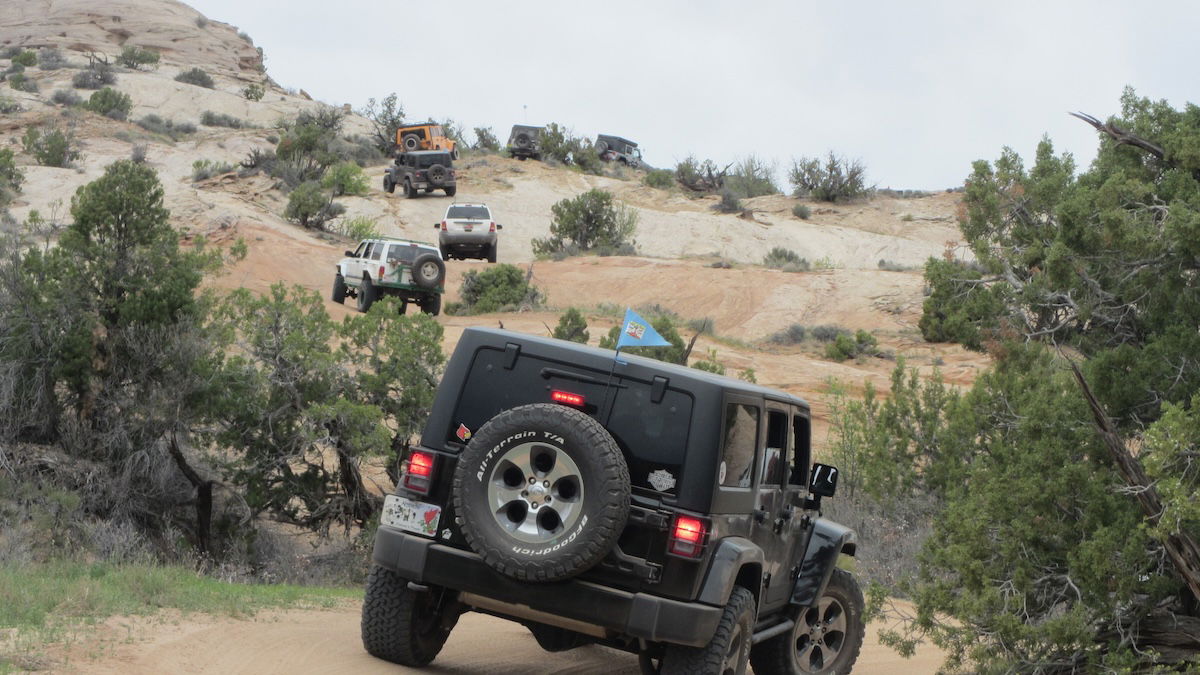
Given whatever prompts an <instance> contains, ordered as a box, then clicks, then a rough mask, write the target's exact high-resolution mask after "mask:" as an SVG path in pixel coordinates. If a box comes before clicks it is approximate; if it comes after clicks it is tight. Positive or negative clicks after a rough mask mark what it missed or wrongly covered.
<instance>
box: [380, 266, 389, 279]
mask: <svg viewBox="0 0 1200 675" xmlns="http://www.w3.org/2000/svg"><path fill="white" fill-rule="evenodd" d="M385 276H387V268H386V267H384V266H383V265H380V266H379V278H380V279H382V278H384V277H385Z"/></svg>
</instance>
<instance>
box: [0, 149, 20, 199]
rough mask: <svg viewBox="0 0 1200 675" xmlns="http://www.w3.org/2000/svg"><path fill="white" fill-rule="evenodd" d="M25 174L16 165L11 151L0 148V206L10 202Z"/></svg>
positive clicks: (17, 191) (18, 190)
mask: <svg viewBox="0 0 1200 675" xmlns="http://www.w3.org/2000/svg"><path fill="white" fill-rule="evenodd" d="M24 182H25V174H24V172H22V171H21V169H19V168H18V167H17V163H16V159H15V157H14V154H13V151H12V150H10V149H8V148H0V206H7V205H8V204H9V203H10V202H12V198H13V195H15V194H17V193H19V192H20V191H21V184H22V183H24Z"/></svg>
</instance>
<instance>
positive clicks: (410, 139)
mask: <svg viewBox="0 0 1200 675" xmlns="http://www.w3.org/2000/svg"><path fill="white" fill-rule="evenodd" d="M400 144H401V145H403V146H404V151H405V152H413V151H415V150H417V149H418V148H420V147H421V137H420V136H418V135H416V134H404V135H403V136H401V137H400Z"/></svg>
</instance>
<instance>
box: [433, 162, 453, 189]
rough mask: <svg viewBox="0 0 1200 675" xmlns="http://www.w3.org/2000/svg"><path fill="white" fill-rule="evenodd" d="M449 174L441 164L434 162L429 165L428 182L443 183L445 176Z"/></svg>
mask: <svg viewBox="0 0 1200 675" xmlns="http://www.w3.org/2000/svg"><path fill="white" fill-rule="evenodd" d="M449 175H450V172H449V171H447V170H446V167H444V166H442V165H441V164H434V165H433V166H431V167H429V182H430V183H432V184H433V185H441V184H442V183H445V182H446V178H447V177H448V176H449Z"/></svg>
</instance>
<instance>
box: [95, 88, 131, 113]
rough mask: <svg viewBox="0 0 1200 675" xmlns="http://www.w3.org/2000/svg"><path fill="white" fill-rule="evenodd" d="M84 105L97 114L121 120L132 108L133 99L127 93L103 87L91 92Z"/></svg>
mask: <svg viewBox="0 0 1200 675" xmlns="http://www.w3.org/2000/svg"><path fill="white" fill-rule="evenodd" d="M84 107H85V108H87V109H88V110H90V111H92V112H94V113H96V114H98V115H107V116H108V117H112V118H113V119H121V120H123V119H125V118H126V117H127V116H128V115H129V111H131V110H133V99H131V98H129V94H123V93H121V92H119V91H117V90H116V89H113V88H111V87H105V88H103V89H101V90H99V91H96V92H93V93H92V95H91V97H90V98H88V102H87V103H86V104H84Z"/></svg>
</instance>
